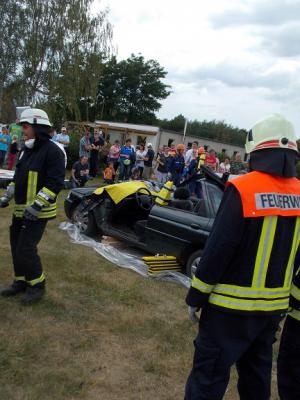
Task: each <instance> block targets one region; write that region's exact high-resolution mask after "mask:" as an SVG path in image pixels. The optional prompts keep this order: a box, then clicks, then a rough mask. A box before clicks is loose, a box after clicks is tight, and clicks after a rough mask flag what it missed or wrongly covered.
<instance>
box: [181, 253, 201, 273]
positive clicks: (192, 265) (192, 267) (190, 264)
mask: <svg viewBox="0 0 300 400" xmlns="http://www.w3.org/2000/svg"><path fill="white" fill-rule="evenodd" d="M201 257H202V250H197V251H195V252H194V253H192V254H191V255H190V257H189V258H188V260H187V263H186V269H185V270H186V274H187V276H189V277H190V278H192V277H193V275H195V272H196V269H197V265H198V263H199V261H200V259H201Z"/></svg>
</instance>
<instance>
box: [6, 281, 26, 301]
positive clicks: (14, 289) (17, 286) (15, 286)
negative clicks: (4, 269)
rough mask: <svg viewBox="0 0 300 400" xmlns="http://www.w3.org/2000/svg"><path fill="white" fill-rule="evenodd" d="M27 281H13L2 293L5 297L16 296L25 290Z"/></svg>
mask: <svg viewBox="0 0 300 400" xmlns="http://www.w3.org/2000/svg"><path fill="white" fill-rule="evenodd" d="M26 288H27V283H26V282H25V281H13V283H12V284H11V285H10V286H9V287H8V288H6V289H3V290H1V292H0V294H1V296H4V297H10V296H16V295H17V294H19V293H22V292H25V290H26Z"/></svg>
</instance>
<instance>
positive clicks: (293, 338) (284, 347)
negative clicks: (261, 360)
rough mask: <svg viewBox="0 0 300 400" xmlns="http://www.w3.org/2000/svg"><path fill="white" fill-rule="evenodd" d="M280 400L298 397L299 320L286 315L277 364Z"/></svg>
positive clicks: (299, 374) (299, 370) (299, 373)
mask: <svg viewBox="0 0 300 400" xmlns="http://www.w3.org/2000/svg"><path fill="white" fill-rule="evenodd" d="M277 374H278V378H277V382H278V392H279V396H280V399H281V400H299V399H300V321H297V320H296V319H294V318H292V317H287V319H286V322H285V325H284V328H283V331H282V335H281V342H280V349H279V355H278V365H277Z"/></svg>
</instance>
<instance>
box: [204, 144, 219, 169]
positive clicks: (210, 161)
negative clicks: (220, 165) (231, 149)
mask: <svg viewBox="0 0 300 400" xmlns="http://www.w3.org/2000/svg"><path fill="white" fill-rule="evenodd" d="M205 164H206V165H207V166H208V167H209V168H210V169H211V170H212V171H216V170H217V157H216V152H215V151H214V150H213V149H211V150H209V152H208V154H207V155H206V159H205Z"/></svg>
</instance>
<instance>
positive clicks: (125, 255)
mask: <svg viewBox="0 0 300 400" xmlns="http://www.w3.org/2000/svg"><path fill="white" fill-rule="evenodd" d="M59 227H60V229H62V230H63V231H66V232H67V233H68V235H69V237H70V238H71V242H72V243H75V244H81V245H83V246H87V247H91V248H92V249H94V250H95V251H96V252H97V253H99V254H100V255H101V256H102V257H104V258H106V259H107V260H108V261H110V262H112V263H113V264H115V265H117V266H118V267H121V268H127V269H130V270H132V271H135V272H137V273H138V274H140V275H142V276H143V277H145V278H148V279H154V280H163V281H168V282H175V283H179V284H181V285H183V286H185V287H187V288H189V287H190V285H191V279H190V278H189V277H187V276H186V275H184V274H182V273H180V272H172V271H168V272H162V273H159V274H158V275H155V276H149V275H148V267H147V265H146V264H145V263H144V261H143V260H142V259H141V257H143V256H144V255H145V254H143V253H142V252H140V251H139V250H136V249H132V248H130V247H128V246H126V244H124V243H122V242H117V241H115V242H114V241H113V240H112V241H109V240H108V238H105V237H104V238H103V240H102V242H97V241H96V240H94V239H92V238H90V237H88V236H85V235H82V234H81V233H80V232H79V229H78V228H77V227H76V226H75V225H74V224H72V223H70V222H62V223H61V224H60V225H59Z"/></svg>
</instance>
